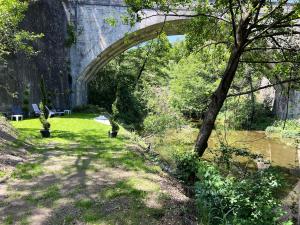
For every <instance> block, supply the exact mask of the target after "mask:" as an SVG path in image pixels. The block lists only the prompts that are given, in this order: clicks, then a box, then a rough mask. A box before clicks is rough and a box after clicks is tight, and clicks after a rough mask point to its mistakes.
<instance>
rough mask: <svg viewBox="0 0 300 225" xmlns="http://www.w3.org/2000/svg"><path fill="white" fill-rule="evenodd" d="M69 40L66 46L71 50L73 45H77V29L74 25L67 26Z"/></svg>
mask: <svg viewBox="0 0 300 225" xmlns="http://www.w3.org/2000/svg"><path fill="white" fill-rule="evenodd" d="M67 35H68V36H67V38H66V40H65V45H66V46H67V47H68V48H70V47H71V46H72V45H73V44H75V43H76V33H75V27H74V26H73V25H72V24H68V25H67Z"/></svg>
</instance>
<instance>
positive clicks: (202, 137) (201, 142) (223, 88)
mask: <svg viewBox="0 0 300 225" xmlns="http://www.w3.org/2000/svg"><path fill="white" fill-rule="evenodd" d="M241 52H242V49H241V48H238V47H234V48H233V50H232V53H231V56H230V58H229V61H228V63H227V68H226V70H225V72H224V74H223V78H222V80H221V82H220V84H219V86H218V88H217V90H216V91H215V92H214V93H213V94H212V97H211V102H210V104H209V106H208V109H207V111H206V113H205V117H204V120H203V123H202V126H201V129H200V132H199V134H198V137H197V141H196V146H195V151H196V152H197V153H198V155H199V156H200V157H201V156H202V155H203V153H204V152H205V149H206V148H207V146H208V144H207V142H208V139H209V137H210V135H211V132H212V130H213V128H214V124H215V120H216V118H217V116H218V113H219V112H220V110H221V108H222V106H223V103H224V101H225V99H226V97H227V93H228V91H229V88H230V86H231V83H232V81H233V78H234V76H235V73H236V70H237V68H238V64H239V60H240V57H241Z"/></svg>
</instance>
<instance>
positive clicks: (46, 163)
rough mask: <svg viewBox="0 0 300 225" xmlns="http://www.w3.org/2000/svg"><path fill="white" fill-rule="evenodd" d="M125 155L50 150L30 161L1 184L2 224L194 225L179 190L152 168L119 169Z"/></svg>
mask: <svg viewBox="0 0 300 225" xmlns="http://www.w3.org/2000/svg"><path fill="white" fill-rule="evenodd" d="M123 154H124V153H123V152H118V151H116V152H112V153H109V154H108V153H107V152H105V153H103V155H102V156H101V157H99V154H98V153H97V152H95V151H93V149H86V150H85V151H84V154H82V153H81V154H77V153H74V154H73V153H72V151H68V152H67V153H66V152H65V151H62V150H61V149H57V148H54V149H52V148H51V149H48V150H46V151H44V153H43V154H40V155H38V156H37V155H36V156H34V157H32V158H29V159H28V162H27V163H26V164H24V165H23V166H19V167H17V169H16V171H15V172H14V174H13V175H12V178H10V179H9V180H8V181H6V182H4V183H1V184H0V224H22V225H24V224H32V225H42V224H43V225H46V224H53V225H60V224H172V225H176V224H193V222H191V220H190V218H189V213H188V212H186V206H188V205H189V204H191V203H189V198H188V197H186V196H185V195H184V194H183V191H182V189H181V188H180V185H179V184H178V183H177V182H176V181H174V180H172V179H171V178H170V177H168V176H167V175H166V174H164V173H162V172H161V171H160V170H159V169H158V168H157V167H155V166H152V165H144V166H143V165H138V166H137V167H136V168H134V167H130V166H127V167H126V166H125V167H124V164H122V163H120V164H119V165H118V164H115V163H114V161H116V162H117V161H118V160H119V159H120V157H123ZM126 154H128V156H129V160H130V156H131V154H130V153H128V152H127V153H126ZM146 164H147V162H146ZM125 165H126V163H125ZM128 165H130V162H129V161H128Z"/></svg>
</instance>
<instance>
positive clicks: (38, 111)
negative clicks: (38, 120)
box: [32, 104, 41, 116]
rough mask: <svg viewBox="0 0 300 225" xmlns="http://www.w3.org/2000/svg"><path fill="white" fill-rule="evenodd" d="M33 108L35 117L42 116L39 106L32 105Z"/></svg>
mask: <svg viewBox="0 0 300 225" xmlns="http://www.w3.org/2000/svg"><path fill="white" fill-rule="evenodd" d="M32 108H33V111H34V115H35V116H39V115H41V110H40V109H39V107H38V105H37V104H32Z"/></svg>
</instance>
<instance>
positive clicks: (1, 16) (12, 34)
mask: <svg viewBox="0 0 300 225" xmlns="http://www.w3.org/2000/svg"><path fill="white" fill-rule="evenodd" d="M27 7H28V3H27V1H19V0H10V1H7V0H0V34H1V40H0V61H5V57H7V56H8V55H10V54H12V53H16V52H18V51H23V52H25V53H27V54H34V53H35V51H34V49H33V47H32V46H30V45H29V43H31V42H32V41H35V40H36V39H38V38H41V37H42V36H43V35H41V34H39V35H37V34H34V33H31V32H28V31H24V30H21V29H20V28H19V24H20V22H21V21H22V20H23V19H24V15H25V12H26V10H27Z"/></svg>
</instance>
